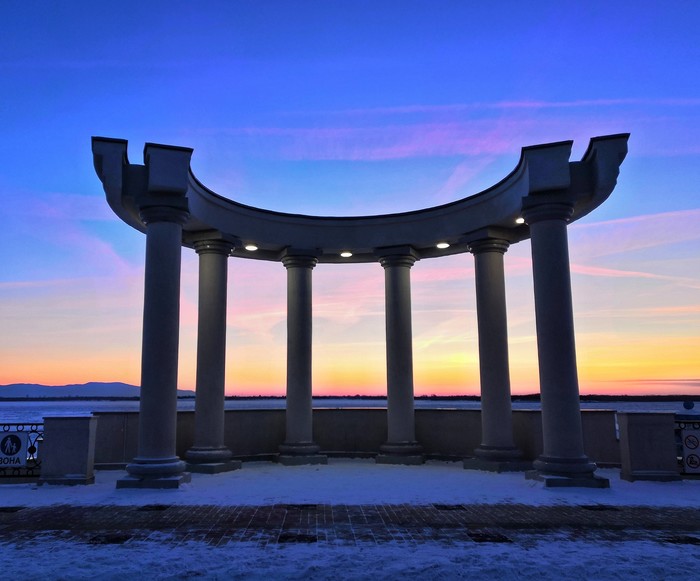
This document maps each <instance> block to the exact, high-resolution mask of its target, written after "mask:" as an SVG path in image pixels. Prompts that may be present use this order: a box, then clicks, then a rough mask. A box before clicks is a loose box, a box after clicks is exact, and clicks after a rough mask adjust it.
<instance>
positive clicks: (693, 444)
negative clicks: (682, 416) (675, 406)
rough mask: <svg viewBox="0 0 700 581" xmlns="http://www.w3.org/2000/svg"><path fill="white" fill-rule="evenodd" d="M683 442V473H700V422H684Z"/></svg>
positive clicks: (682, 429)
mask: <svg viewBox="0 0 700 581" xmlns="http://www.w3.org/2000/svg"><path fill="white" fill-rule="evenodd" d="M680 428H681V442H682V444H683V472H685V473H686V474H698V473H700V449H699V448H700V422H695V421H693V422H682V423H681V424H680Z"/></svg>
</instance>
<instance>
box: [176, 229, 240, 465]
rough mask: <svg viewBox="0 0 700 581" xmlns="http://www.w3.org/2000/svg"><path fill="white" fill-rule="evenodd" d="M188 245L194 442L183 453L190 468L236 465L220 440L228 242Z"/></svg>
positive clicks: (224, 367) (204, 242)
mask: <svg viewBox="0 0 700 581" xmlns="http://www.w3.org/2000/svg"><path fill="white" fill-rule="evenodd" d="M194 249H195V251H196V252H197V254H198V255H199V320H198V327H197V397H196V400H195V411H194V445H193V446H192V448H190V449H189V450H188V451H187V454H186V455H185V458H186V459H187V462H188V464H187V469H188V470H190V471H191V472H205V473H209V474H215V473H218V472H225V471H228V470H236V469H237V468H240V467H241V463H240V462H239V461H237V460H231V456H232V453H231V450H229V449H228V448H227V447H226V446H225V445H224V402H225V395H224V383H225V372H226V291H227V286H228V284H227V283H228V281H227V274H228V268H227V266H228V257H229V255H230V253H231V251H232V250H233V244H231V243H230V242H226V241H225V240H218V239H215V240H202V241H198V242H195V244H194Z"/></svg>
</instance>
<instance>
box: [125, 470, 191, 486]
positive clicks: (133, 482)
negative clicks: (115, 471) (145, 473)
mask: <svg viewBox="0 0 700 581" xmlns="http://www.w3.org/2000/svg"><path fill="white" fill-rule="evenodd" d="M191 480H192V475H191V474H190V473H189V472H181V473H180V474H176V475H174V476H163V477H160V478H158V477H156V478H148V477H144V478H139V477H137V476H126V477H124V478H120V479H119V480H117V488H118V489H119V488H158V489H166V488H169V489H175V488H180V485H181V484H186V483H187V482H190V481H191Z"/></svg>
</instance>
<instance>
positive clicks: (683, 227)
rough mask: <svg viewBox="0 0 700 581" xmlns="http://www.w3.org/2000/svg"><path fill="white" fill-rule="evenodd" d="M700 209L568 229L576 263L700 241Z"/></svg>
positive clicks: (576, 225) (573, 225) (635, 217)
mask: <svg viewBox="0 0 700 581" xmlns="http://www.w3.org/2000/svg"><path fill="white" fill-rule="evenodd" d="M699 223H700V209H692V210H680V211H677V212H664V213H660V214H647V215H643V216H634V217H631V218H619V219H616V220H607V221H605V222H594V223H590V224H572V225H571V226H570V227H569V232H570V238H571V244H570V247H571V249H572V255H575V256H576V259H577V260H582V259H583V260H587V259H592V258H597V257H601V256H610V255H615V254H623V253H626V252H631V251H634V250H643V249H646V248H654V247H658V246H665V245H668V244H676V243H678V242H689V241H692V240H698V239H700V228H698V224H699Z"/></svg>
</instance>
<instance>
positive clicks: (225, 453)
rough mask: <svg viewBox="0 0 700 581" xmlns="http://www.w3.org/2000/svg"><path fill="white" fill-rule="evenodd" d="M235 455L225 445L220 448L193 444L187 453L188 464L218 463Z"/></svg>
mask: <svg viewBox="0 0 700 581" xmlns="http://www.w3.org/2000/svg"><path fill="white" fill-rule="evenodd" d="M232 456H233V452H231V450H229V449H228V448H227V447H225V446H221V447H219V448H207V447H204V446H202V447H198V446H193V447H192V448H190V449H189V450H187V452H186V453H185V460H186V461H187V465H188V466H189V465H190V464H218V463H222V462H227V461H228V460H230V459H231V457H232Z"/></svg>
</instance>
